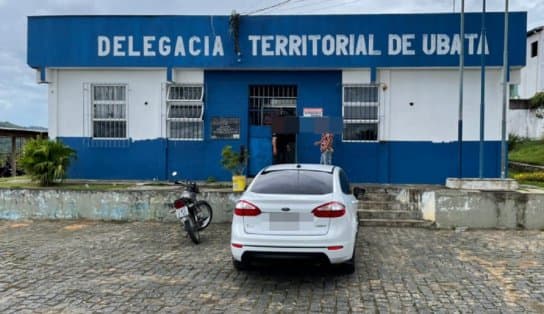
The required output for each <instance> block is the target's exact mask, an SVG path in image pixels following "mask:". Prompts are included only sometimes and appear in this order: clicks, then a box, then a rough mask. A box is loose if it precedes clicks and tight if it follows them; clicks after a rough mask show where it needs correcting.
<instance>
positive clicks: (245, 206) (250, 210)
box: [234, 201, 261, 216]
mask: <svg viewBox="0 0 544 314" xmlns="http://www.w3.org/2000/svg"><path fill="white" fill-rule="evenodd" d="M234 214H235V215H236V216H258V215H260V214H261V210H260V209H259V208H258V207H257V206H255V205H253V204H251V203H250V202H248V201H239V202H238V203H236V206H235V207H234Z"/></svg>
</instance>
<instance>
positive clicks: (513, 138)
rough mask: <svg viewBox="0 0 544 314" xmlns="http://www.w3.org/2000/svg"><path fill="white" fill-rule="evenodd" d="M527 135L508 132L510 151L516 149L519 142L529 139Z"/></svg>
mask: <svg viewBox="0 0 544 314" xmlns="http://www.w3.org/2000/svg"><path fill="white" fill-rule="evenodd" d="M527 140H528V139H527V138H525V137H521V136H518V135H516V134H508V151H512V150H514V149H515V148H516V147H517V146H519V144H521V143H523V142H525V141H527Z"/></svg>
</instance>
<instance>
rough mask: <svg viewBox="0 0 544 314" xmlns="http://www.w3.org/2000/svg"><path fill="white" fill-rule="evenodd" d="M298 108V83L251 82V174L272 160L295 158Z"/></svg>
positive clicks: (290, 159) (273, 161) (284, 160)
mask: <svg viewBox="0 0 544 314" xmlns="http://www.w3.org/2000/svg"><path fill="white" fill-rule="evenodd" d="M296 111H297V86H296V85H250V86H249V124H250V135H249V136H250V140H249V152H250V153H249V154H250V161H249V174H250V175H255V174H256V173H257V172H258V171H259V170H260V169H262V168H263V167H265V166H268V165H270V164H272V163H294V162H296V160H297V152H296V147H297V145H296V136H297V134H296V133H297V126H296ZM274 153H275V154H274Z"/></svg>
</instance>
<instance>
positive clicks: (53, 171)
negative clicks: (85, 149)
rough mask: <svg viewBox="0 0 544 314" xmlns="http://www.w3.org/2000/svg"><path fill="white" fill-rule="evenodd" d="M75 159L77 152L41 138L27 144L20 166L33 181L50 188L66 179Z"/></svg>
mask: <svg viewBox="0 0 544 314" xmlns="http://www.w3.org/2000/svg"><path fill="white" fill-rule="evenodd" d="M75 158H76V152H75V151H74V150H73V149H71V148H70V147H68V146H66V145H64V144H63V143H62V142H60V141H50V140H46V139H41V138H39V139H33V140H30V141H28V142H27V143H26V144H25V146H24V147H23V154H22V156H21V159H20V160H19V164H20V165H21V167H23V169H25V171H26V173H28V174H29V175H30V177H31V179H32V181H38V182H39V183H40V185H42V186H50V185H53V184H55V183H60V182H62V180H64V179H65V178H66V174H67V170H68V167H69V166H70V162H71V161H72V159H75Z"/></svg>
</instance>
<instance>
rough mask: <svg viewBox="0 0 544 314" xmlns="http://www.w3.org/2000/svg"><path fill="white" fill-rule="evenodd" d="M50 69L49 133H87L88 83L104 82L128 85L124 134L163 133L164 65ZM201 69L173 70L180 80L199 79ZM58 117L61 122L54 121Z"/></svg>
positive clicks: (149, 136) (137, 137)
mask: <svg viewBox="0 0 544 314" xmlns="http://www.w3.org/2000/svg"><path fill="white" fill-rule="evenodd" d="M51 72H52V75H51V79H49V78H48V80H49V81H50V82H51V83H50V84H49V130H50V136H51V137H53V138H54V137H57V136H61V137H82V136H83V137H90V136H91V135H92V134H91V113H92V109H91V104H90V90H89V87H90V86H91V85H92V84H107V83H115V84H126V85H127V93H128V95H127V98H128V99H127V117H128V132H127V137H129V138H132V139H133V140H143V139H154V138H159V137H165V134H166V133H165V127H164V125H165V121H164V120H165V115H166V113H165V112H166V110H165V93H166V70H165V69H147V70H142V69H115V70H111V69H110V70H87V69H57V70H53V71H51ZM203 73H204V72H203V71H197V70H190V71H185V70H174V80H176V81H177V82H179V83H202V82H203V81H204V74H203ZM86 89H87V90H86ZM146 102H147V105H146ZM57 121H58V122H60V123H58V124H57Z"/></svg>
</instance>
